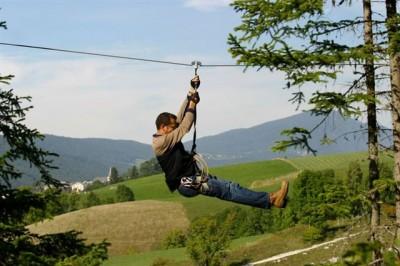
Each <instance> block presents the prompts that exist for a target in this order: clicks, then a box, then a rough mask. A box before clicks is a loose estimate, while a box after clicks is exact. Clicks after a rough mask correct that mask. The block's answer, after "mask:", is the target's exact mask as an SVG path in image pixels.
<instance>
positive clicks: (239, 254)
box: [104, 225, 366, 266]
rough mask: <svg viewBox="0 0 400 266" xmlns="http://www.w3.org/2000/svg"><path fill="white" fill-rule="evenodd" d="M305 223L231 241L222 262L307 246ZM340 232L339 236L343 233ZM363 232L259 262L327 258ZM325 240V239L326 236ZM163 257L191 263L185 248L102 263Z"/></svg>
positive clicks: (146, 265)
mask: <svg viewBox="0 0 400 266" xmlns="http://www.w3.org/2000/svg"><path fill="white" fill-rule="evenodd" d="M306 229H307V226H304V225H298V226H295V227H292V228H288V229H286V230H283V231H281V232H278V233H275V234H264V235H258V236H251V237H242V238H240V239H236V240H234V241H232V243H231V246H230V248H229V251H230V252H229V254H228V257H227V259H226V261H225V263H226V265H245V264H247V263H248V262H255V261H259V260H263V259H266V258H269V257H272V256H275V255H278V254H281V253H285V252H288V251H293V250H296V249H303V248H307V247H310V246H311V245H312V244H311V243H305V242H304V241H303V240H302V235H303V233H304V231H305V230H306ZM346 235H347V234H344V235H342V236H346ZM365 236H366V235H365V234H364V235H360V236H358V237H355V238H352V239H349V240H346V241H342V242H338V243H335V244H330V245H328V246H325V247H322V248H318V249H315V250H311V251H308V252H306V253H301V254H297V255H293V256H289V257H287V258H284V259H281V260H280V261H279V262H278V261H275V262H269V263H265V264H262V265H277V264H278V265H285V266H292V265H304V264H306V263H319V262H328V261H329V259H331V258H333V257H338V256H340V255H341V254H342V253H343V252H344V251H345V250H346V249H347V248H348V247H349V246H350V245H351V244H353V243H355V242H356V241H360V240H365ZM327 241H329V240H327ZM160 258H163V259H166V260H168V261H169V262H170V263H171V264H168V265H186V266H188V265H194V264H193V263H192V262H191V261H190V258H189V256H188V254H187V253H186V250H185V248H178V249H168V250H157V251H150V252H145V253H141V254H136V255H131V256H114V257H110V259H109V260H108V261H106V262H105V263H104V266H131V265H135V266H150V265H152V263H153V262H154V261H155V260H157V259H160Z"/></svg>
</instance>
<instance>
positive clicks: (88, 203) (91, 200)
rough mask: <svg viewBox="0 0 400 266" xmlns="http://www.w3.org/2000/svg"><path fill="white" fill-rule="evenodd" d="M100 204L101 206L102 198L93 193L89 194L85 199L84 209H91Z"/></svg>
mask: <svg viewBox="0 0 400 266" xmlns="http://www.w3.org/2000/svg"><path fill="white" fill-rule="evenodd" d="M100 204H101V201H100V198H99V197H98V196H97V195H96V194H95V193H94V192H92V191H90V192H89V193H87V194H86V196H85V197H84V198H83V207H84V208H89V207H92V206H96V205H100Z"/></svg>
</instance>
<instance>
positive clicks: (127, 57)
mask: <svg viewBox="0 0 400 266" xmlns="http://www.w3.org/2000/svg"><path fill="white" fill-rule="evenodd" d="M0 45H4V46H14V47H20V48H30V49H40V50H47V51H55V52H63V53H72V54H83V55H92V56H101V57H109V58H118V59H127V60H134V61H143V62H151V63H159V64H169V65H179V66H186V67H192V66H193V64H187V63H181V62H173V61H164V60H156V59H148V58H139V57H130V56H120V55H112V54H102V53H92V52H83V51H75V50H67V49H59V48H51V47H43V46H34V45H27V44H17V43H6V42H0ZM334 65H336V66H354V65H357V64H354V63H353V64H352V63H337V64H334ZM375 65H376V66H388V64H379V63H375ZM201 67H252V66H251V65H249V66H246V65H237V64H202V65H201ZM327 67H329V65H328V66H327Z"/></svg>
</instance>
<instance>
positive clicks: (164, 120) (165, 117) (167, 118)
mask: <svg viewBox="0 0 400 266" xmlns="http://www.w3.org/2000/svg"><path fill="white" fill-rule="evenodd" d="M171 119H174V120H176V115H174V114H171V113H167V112H164V113H161V114H159V115H158V116H157V119H156V127H157V129H160V128H161V125H164V126H166V125H169V124H171Z"/></svg>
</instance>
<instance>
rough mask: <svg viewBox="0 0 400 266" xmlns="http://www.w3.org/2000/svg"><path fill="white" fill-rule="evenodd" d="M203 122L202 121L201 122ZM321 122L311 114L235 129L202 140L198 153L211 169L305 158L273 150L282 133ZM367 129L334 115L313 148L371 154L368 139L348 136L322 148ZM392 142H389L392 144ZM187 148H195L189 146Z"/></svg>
mask: <svg viewBox="0 0 400 266" xmlns="http://www.w3.org/2000/svg"><path fill="white" fill-rule="evenodd" d="M199 119H200V120H201V117H200V118H199ZM320 120H321V118H320V117H315V116H312V115H311V114H310V113H309V112H303V113H301V114H298V115H294V116H290V117H287V118H283V119H279V120H275V121H270V122H266V123H263V124H260V125H257V126H254V127H250V128H242V129H234V130H230V131H227V132H224V133H221V134H218V135H215V136H208V137H203V138H200V139H198V141H197V144H198V151H199V152H200V153H202V154H203V155H204V156H205V157H206V159H207V161H208V162H209V164H210V165H222V164H232V163H238V162H250V161H256V160H270V159H272V158H275V157H284V156H287V157H293V156H302V155H305V154H304V151H299V150H294V149H291V150H288V151H287V152H285V153H274V152H272V151H271V147H272V146H273V145H274V144H275V142H276V141H277V140H282V139H284V137H282V136H281V135H280V133H281V131H282V130H283V129H286V128H291V127H295V126H296V127H303V128H307V129H311V128H313V127H314V126H315V125H317V124H318V123H319V121H320ZM363 128H365V125H364V124H363V123H361V122H359V121H357V120H354V119H346V120H344V119H343V118H341V116H340V115H339V114H338V113H334V114H333V115H331V116H330V117H329V118H328V119H327V121H326V125H323V126H321V127H320V128H319V129H318V130H316V131H315V132H314V134H313V137H312V139H311V140H310V144H311V146H312V147H313V148H314V149H316V150H317V151H318V154H328V153H344V152H355V151H363V150H367V144H366V143H367V137H366V135H365V134H360V135H359V136H356V137H355V136H353V135H351V134H350V135H347V138H344V137H342V138H339V139H337V140H336V142H335V143H334V144H331V145H322V144H321V143H320V140H321V139H322V138H323V137H324V135H327V137H329V138H331V139H336V138H338V137H339V136H342V135H344V134H346V133H349V132H354V131H357V132H359V131H360V130H361V129H363ZM388 141H389V140H386V142H388ZM186 145H187V147H189V146H190V145H191V143H190V142H188V143H186Z"/></svg>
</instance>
